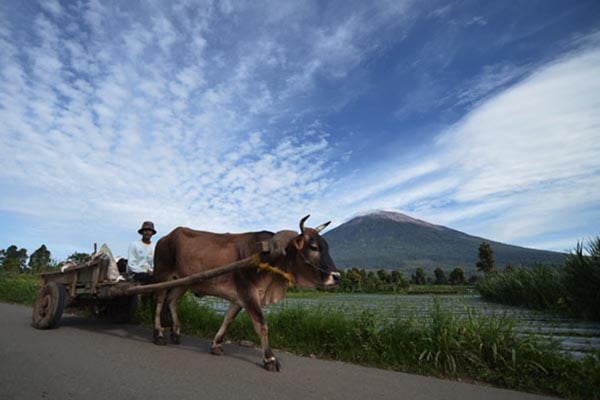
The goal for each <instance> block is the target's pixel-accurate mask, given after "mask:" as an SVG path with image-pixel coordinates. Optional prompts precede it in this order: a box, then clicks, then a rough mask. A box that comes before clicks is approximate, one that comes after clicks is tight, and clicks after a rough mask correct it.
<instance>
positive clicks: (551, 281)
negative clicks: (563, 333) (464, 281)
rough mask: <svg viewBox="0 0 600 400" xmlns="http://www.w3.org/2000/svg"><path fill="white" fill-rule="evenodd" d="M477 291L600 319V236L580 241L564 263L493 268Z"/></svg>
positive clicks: (488, 297)
mask: <svg viewBox="0 0 600 400" xmlns="http://www.w3.org/2000/svg"><path fill="white" fill-rule="evenodd" d="M477 290H478V291H479V293H481V297H482V298H483V299H484V300H488V301H493V302H497V303H504V304H510V305H516V306H524V307H529V308H533V309H537V310H550V311H556V312H561V313H567V314H570V315H573V316H576V317H579V318H585V319H591V320H596V321H600V236H599V237H597V238H595V239H594V240H591V241H589V243H588V244H587V246H584V245H583V244H581V243H578V244H577V247H576V248H575V250H574V251H573V252H571V254H569V255H568V256H567V258H566V260H565V263H564V265H560V266H542V265H538V266H535V267H532V268H506V269H505V270H504V271H502V272H495V271H493V270H490V271H488V272H487V273H486V275H485V278H484V279H482V280H480V281H479V282H478V283H477Z"/></svg>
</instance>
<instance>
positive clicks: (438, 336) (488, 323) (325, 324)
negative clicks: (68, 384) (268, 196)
mask: <svg viewBox="0 0 600 400" xmlns="http://www.w3.org/2000/svg"><path fill="white" fill-rule="evenodd" d="M179 310H180V317H181V321H182V328H183V331H184V332H185V333H187V334H192V335H197V336H201V337H205V338H212V337H213V336H214V334H215V332H216V331H217V330H218V328H219V326H220V325H221V322H222V320H223V315H222V314H221V313H218V312H216V311H214V310H213V309H211V308H208V307H206V306H202V305H199V304H198V302H197V301H196V299H195V298H194V297H193V296H192V295H189V294H188V295H186V296H184V298H183V299H182V301H181V303H180V307H179ZM139 321H140V322H141V323H144V324H146V325H149V326H150V325H152V313H151V310H149V309H142V310H140V313H139ZM268 323H269V338H270V341H271V344H272V345H273V347H274V348H277V349H284V350H287V351H290V352H293V353H295V354H299V355H305V356H309V355H310V356H316V357H318V358H326V359H332V360H339V361H346V362H351V363H356V364H361V365H367V366H374V367H379V368H385V369H391V370H396V371H404V372H411V373H418V374H425V375H433V376H438V377H445V378H453V379H464V380H475V381H482V382H487V383H490V384H493V385H496V386H500V387H505V388H511V389H518V390H524V391H530V392H538V393H546V394H554V395H560V396H564V397H568V398H581V399H598V398H600V352H597V353H592V354H590V355H588V356H587V357H586V358H585V359H583V360H575V359H574V358H572V357H571V356H569V355H566V354H564V353H562V352H560V351H559V348H558V344H557V343H555V342H552V341H548V340H543V339H540V338H539V337H535V336H523V335H517V334H516V333H515V330H514V326H515V321H514V320H513V319H511V318H508V317H504V316H500V315H498V316H495V317H493V318H490V317H489V316H483V315H479V314H477V313H474V312H472V311H468V312H467V316H466V317H463V316H460V315H458V314H456V313H454V312H452V310H450V309H447V308H445V307H443V306H441V305H440V303H439V302H437V301H436V303H435V305H434V307H433V309H432V310H431V311H430V312H429V314H428V315H426V316H425V317H424V318H423V317H420V318H419V319H417V318H413V317H409V318H405V319H395V320H390V319H382V318H380V316H379V315H378V314H377V313H374V312H369V311H360V312H356V313H354V312H348V313H340V312H332V310H330V309H328V308H327V307H317V308H309V309H307V308H303V307H301V306H292V307H290V306H288V307H283V308H281V309H277V310H272V311H271V312H269V314H268ZM227 339H229V340H231V341H233V342H237V341H240V340H252V341H253V342H254V343H255V344H256V345H257V346H258V345H259V342H258V338H257V337H256V335H255V333H254V330H253V328H252V324H251V322H250V320H249V318H248V317H247V315H246V314H245V313H242V314H241V315H240V316H239V317H238V319H236V320H235V322H234V323H233V324H232V325H231V327H230V329H229V330H228V335H227Z"/></svg>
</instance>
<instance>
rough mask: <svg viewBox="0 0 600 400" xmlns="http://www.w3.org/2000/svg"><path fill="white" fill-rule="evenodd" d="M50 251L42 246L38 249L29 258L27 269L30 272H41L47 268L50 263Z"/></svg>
mask: <svg viewBox="0 0 600 400" xmlns="http://www.w3.org/2000/svg"><path fill="white" fill-rule="evenodd" d="M50 255H51V254H50V250H48V249H47V248H46V245H45V244H43V245H41V246H40V248H39V249H37V250H36V251H34V252H33V253H31V257H29V264H28V265H29V269H31V272H36V271H41V270H42V269H45V268H48V266H49V265H50V262H51V258H50Z"/></svg>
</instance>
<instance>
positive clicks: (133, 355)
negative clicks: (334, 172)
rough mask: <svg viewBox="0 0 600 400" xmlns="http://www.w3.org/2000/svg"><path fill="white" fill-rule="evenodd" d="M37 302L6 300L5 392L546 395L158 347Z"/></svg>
mask: <svg viewBox="0 0 600 400" xmlns="http://www.w3.org/2000/svg"><path fill="white" fill-rule="evenodd" d="M30 321H31V308H28V307H24V306H20V305H9V304H3V303H0V399H27V400H30V399H85V400H95V399H102V400H118V399H127V400H132V399H146V400H151V399H161V400H165V399H168V400H183V399H194V400H198V399H210V400H219V399H258V400H267V399H278V400H286V399H343V400H351V399H365V400H371V399H415V400H420V399H423V400H425V399H428V400H429V399H432V400H433V399H435V400H438V399H460V400H469V399H477V400H481V399H498V400H499V399H502V400H510V399H515V400H517V399H519V400H525V399H544V398H548V397H543V396H537V395H532V394H526V393H519V392H514V391H509V390H503V389H496V388H492V387H487V386H482V385H473V384H467V383H461V382H454V381H446V380H441V379H435V378H428V377H423V376H418V375H410V374H404V373H399V372H391V371H384V370H380V369H374V368H365V367H360V366H356V365H351V364H346V363H341V362H332V361H323V360H316V359H311V358H306V357H298V356H294V355H291V354H288V353H284V352H281V351H280V352H277V354H278V356H279V358H280V360H281V363H282V365H283V371H282V372H279V373H272V372H267V371H265V370H264V369H263V368H262V366H261V364H260V360H261V354H260V351H259V350H258V349H253V348H246V347H240V346H235V345H225V347H224V349H225V355H224V356H221V357H218V356H213V355H211V354H209V348H210V342H209V341H207V340H202V339H197V338H194V337H187V336H184V337H183V343H182V344H181V345H179V346H175V345H169V346H166V347H161V346H155V345H154V344H152V342H151V341H150V336H151V331H150V329H147V328H143V327H140V326H133V325H112V324H108V323H104V322H100V321H96V320H90V319H85V318H81V317H76V316H70V315H64V316H63V319H62V321H61V326H60V327H59V328H58V329H53V330H46V331H41V330H36V329H34V328H32V327H31V326H30Z"/></svg>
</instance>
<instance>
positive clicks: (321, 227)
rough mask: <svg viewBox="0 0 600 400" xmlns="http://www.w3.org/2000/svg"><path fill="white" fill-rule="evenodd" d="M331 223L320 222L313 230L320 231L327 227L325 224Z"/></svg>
mask: <svg viewBox="0 0 600 400" xmlns="http://www.w3.org/2000/svg"><path fill="white" fill-rule="evenodd" d="M330 223H331V221H327V222H325V223H324V224H321V225H319V226H317V227H316V228H315V231H317V232H318V233H320V232H321V231H322V230H323V229H325V228H327V226H328V225H329V224H330Z"/></svg>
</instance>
